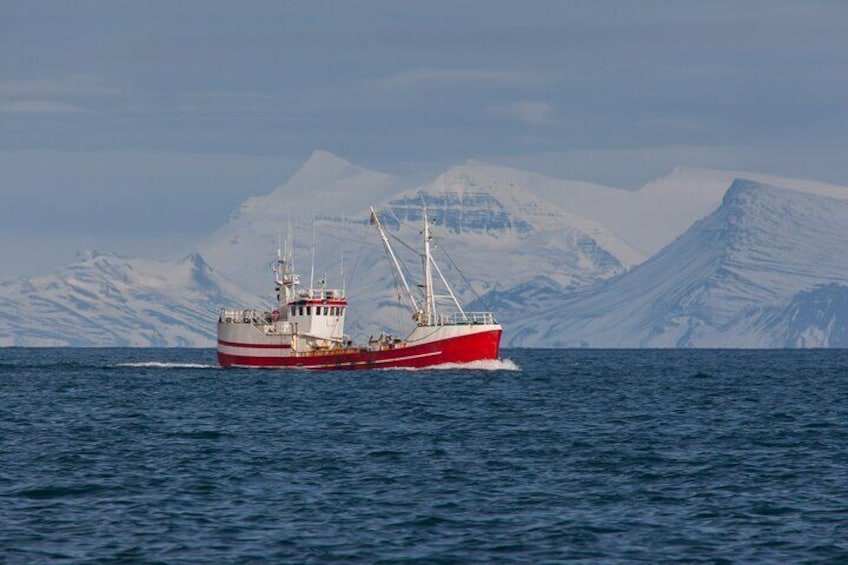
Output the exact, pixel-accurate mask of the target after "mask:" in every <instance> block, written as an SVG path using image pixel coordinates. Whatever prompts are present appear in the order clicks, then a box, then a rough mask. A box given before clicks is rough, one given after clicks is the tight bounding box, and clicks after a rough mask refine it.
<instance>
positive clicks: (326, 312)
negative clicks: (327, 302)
mask: <svg viewBox="0 0 848 565" xmlns="http://www.w3.org/2000/svg"><path fill="white" fill-rule="evenodd" d="M329 313H330V307H329V306H324V315H325V316H327V315H329Z"/></svg>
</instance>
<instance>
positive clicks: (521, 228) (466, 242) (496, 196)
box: [201, 154, 642, 337]
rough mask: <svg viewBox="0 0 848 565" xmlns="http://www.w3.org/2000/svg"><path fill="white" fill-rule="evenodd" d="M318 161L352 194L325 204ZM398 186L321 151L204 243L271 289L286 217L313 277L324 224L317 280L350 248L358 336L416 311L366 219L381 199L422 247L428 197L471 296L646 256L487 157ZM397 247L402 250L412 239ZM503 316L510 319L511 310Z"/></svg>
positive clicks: (449, 271) (591, 272)
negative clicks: (496, 169)
mask: <svg viewBox="0 0 848 565" xmlns="http://www.w3.org/2000/svg"><path fill="white" fill-rule="evenodd" d="M316 161H317V162H316ZM315 169H331V170H333V171H335V173H334V174H332V175H326V174H325V176H329V177H330V183H329V184H330V185H331V186H344V187H345V191H344V194H345V198H347V199H349V200H348V201H347V202H333V201H327V203H326V204H325V203H324V200H325V199H324V198H322V199H321V200H320V202H318V203H316V202H315V198H314V196H312V195H313V194H315V193H316V192H317V193H320V190H321V188H322V186H323V185H322V184H320V183H319V182H318V181H317V179H315V178H314V177H316V176H317V175H315V174H314V172H313V171H314V170H315ZM310 178H312V179H313V180H311V181H310V180H309V179H310ZM310 182H311V183H312V184H310ZM398 186H402V182H401V181H399V180H398V179H396V178H395V177H391V176H389V175H384V174H380V173H373V172H371V171H367V170H364V169H362V168H359V167H356V166H354V165H350V164H349V163H346V162H344V161H342V160H340V159H338V158H335V157H331V156H329V155H328V154H318V155H316V156H313V158H312V159H311V160H310V162H308V163H307V164H306V165H305V166H304V169H303V170H301V171H300V172H298V173H297V174H296V175H295V177H294V178H293V179H292V180H291V181H289V182H288V183H286V184H284V185H282V186H281V187H279V188H278V189H277V190H275V191H274V192H273V193H271V194H268V195H266V196H263V197H258V198H253V199H251V200H249V201H248V202H246V203H245V204H244V205H242V207H241V208H240V209H239V211H238V213H236V214H234V215H233V216H232V217H231V218H230V220H229V221H228V223H227V225H226V226H224V227H222V228H221V229H219V230H218V231H217V232H216V233H215V234H213V236H212V237H211V238H210V239H209V240H208V241H207V242H205V243H204V244H203V245H202V246H201V250H202V253H203V255H204V257H207V258H208V260H209V262H210V264H212V265H213V266H214V267H215V268H216V270H218V271H220V272H222V273H224V274H226V275H227V276H228V277H230V278H231V279H232V280H235V281H239V282H240V283H242V284H244V285H245V286H246V287H247V288H250V289H251V290H253V291H256V292H261V291H262V289H264V292H265V293H266V294H267V295H268V296H270V291H271V276H270V270H269V269H268V262H269V260H270V259H272V254H273V252H274V250H275V248H276V246H277V241H278V240H279V237H280V233H281V231H287V229H288V228H287V227H286V226H287V225H288V224H291V226H292V227H293V228H294V229H296V230H298V233H297V234H295V235H294V239H295V249H296V251H298V253H297V255H296V264H297V265H299V266H300V273H301V276H302V278H303V280H304V282H307V281H308V280H309V279H311V278H313V277H312V276H311V275H310V274H309V271H310V270H311V264H312V257H311V250H310V248H311V247H312V237H313V236H312V230H313V229H314V230H315V248H316V252H315V272H316V273H317V275H316V276H315V277H314V278H315V280H318V279H320V278H324V276H325V274H326V275H327V278H328V279H329V280H328V284H330V285H331V286H333V285H336V286H341V282H340V280H339V279H340V274H339V275H335V273H338V272H339V270H340V263H341V259H342V256H344V257H346V258H347V271H348V272H347V275H348V276H346V277H345V278H346V282H347V284H346V286H347V289H348V291H349V296H350V299H351V309H350V312H351V315H350V317H349V318H348V324H349V325H348V326H347V328H346V329H347V330H348V331H349V332H350V333H351V334H352V335H354V336H359V337H362V336H364V335H367V334H369V333H376V332H379V331H389V330H391V331H395V332H402V331H403V330H404V329H408V328H407V327H405V326H406V325H407V324H408V320H409V315H408V314H407V313H406V312H405V311H403V310H404V308H405V305H404V304H405V303H404V299H403V298H400V299H399V298H398V295H397V293H396V292H395V290H394V286H395V285H394V282H393V277H392V273H391V271H390V268H389V266H388V263H387V262H386V261H385V259H384V256H383V250H382V247H381V244H380V242H379V239H378V237H377V234H376V231H375V229H374V228H373V227H371V226H369V225H368V221H367V220H368V218H369V213H368V206H369V205H371V204H375V205H376V208H377V209H378V210H381V211H383V222H384V224H385V225H386V227H387V229H389V230H391V231H392V232H393V233H396V234H398V235H405V236H406V239H407V241H408V242H409V243H410V244H411V245H413V246H419V245H420V242H419V241H418V237H419V236H418V232H419V230H420V229H421V222H422V221H423V209H424V203H426V205H427V208H428V210H429V213H430V218H431V220H432V222H433V223H434V228H433V231H434V236H435V237H436V239H437V242H438V245H437V246H436V247H437V252H438V251H439V250H445V251H447V252H448V253H449V256H447V257H443V259H444V262H443V263H442V264H443V267H444V268H445V273H446V275H447V276H448V278H449V279H451V282H452V283H461V282H463V275H462V274H461V273H460V272H458V271H457V269H456V267H458V268H459V269H460V270H461V272H462V273H464V274H465V275H466V276H468V277H469V279H471V280H472V281H473V283H472V287H473V290H472V288H469V287H468V286H467V285H466V286H465V287H464V288H463V287H460V288H457V289H455V290H458V291H459V292H460V294H462V295H463V296H464V298H465V299H467V300H470V299H473V298H474V292H476V293H478V294H482V293H485V292H488V291H491V290H500V289H506V288H510V287H512V286H515V285H519V284H524V283H528V282H529V281H530V280H531V279H533V277H539V276H542V277H546V278H547V279H548V280H549V281H551V284H553V285H554V288H555V291H556V292H557V293H559V294H561V293H563V292H567V291H570V290H572V289H575V288H579V287H582V286H585V285H588V284H592V283H594V282H596V281H598V280H602V279H605V278H609V277H611V276H613V275H615V274H618V273H620V272H623V271H624V270H626V269H627V268H628V267H629V266H631V265H633V264H635V263H637V262H639V261H640V260H641V259H642V256H641V255H640V254H639V253H638V252H636V251H634V250H633V249H632V248H630V246H629V245H627V244H626V243H625V242H624V241H623V240H621V239H620V238H618V237H617V236H615V235H614V234H613V233H612V232H611V231H610V230H608V229H606V228H605V227H603V226H601V225H599V224H597V223H595V222H592V221H589V220H586V219H585V218H581V217H579V216H577V215H575V214H572V213H569V212H566V211H564V210H562V209H559V208H558V207H556V206H554V205H553V204H551V203H549V202H546V201H544V200H542V199H540V198H538V197H536V196H534V195H533V194H531V193H530V192H528V191H527V190H526V189H525V188H524V187H522V186H520V185H519V184H516V183H515V182H512V181H505V180H503V179H502V178H500V177H499V176H498V175H497V174H493V173H492V171H491V170H490V168H489V167H486V166H483V165H481V164H468V165H464V166H457V167H452V168H451V169H449V170H448V171H447V172H445V173H443V174H442V175H440V176H438V177H437V178H436V179H435V180H434V181H432V182H431V183H428V184H425V185H423V186H419V187H417V188H414V189H410V190H401V191H400V192H394V193H393V194H391V195H390V196H386V194H387V193H391V192H392V190H393V189H394V190H396V189H397V187H398ZM337 192H342V191H337ZM301 195H302V199H301V201H298V198H299V197H300V196H301ZM350 202H354V204H350ZM307 211H308V212H307ZM309 212H311V213H309ZM313 218H314V223H313ZM289 237H291V236H289ZM398 247H399V249H397V251H398V253H399V254H400V255H401V256H403V255H404V253H405V248H404V247H403V246H398ZM407 260H408V263H409V264H410V265H411V268H410V271H411V274H412V277H413V279H414V280H415V279H417V280H418V282H420V276H419V273H418V271H419V265H420V260H419V259H418V258H417V257H416V256H414V255H413V254H410V255H409V256H408V257H407ZM248 261H249V262H251V263H253V264H252V265H251V264H249V263H247V262H248ZM304 275H309V276H304ZM499 314H500V315H501V316H502V317H503V316H505V317H506V318H507V319H508V318H509V313H507V312H504V313H499Z"/></svg>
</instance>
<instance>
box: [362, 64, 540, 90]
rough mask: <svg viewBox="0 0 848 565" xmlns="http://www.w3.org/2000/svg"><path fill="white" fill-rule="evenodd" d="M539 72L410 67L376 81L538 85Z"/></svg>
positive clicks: (412, 85)
mask: <svg viewBox="0 0 848 565" xmlns="http://www.w3.org/2000/svg"><path fill="white" fill-rule="evenodd" d="M545 80H546V77H545V76H544V75H542V74H540V73H526V72H520V71H506V70H496V69H494V70H493V69H439V68H435V69H410V70H406V71H402V72H399V73H396V74H394V75H391V76H389V77H385V78H383V79H380V80H378V81H377V85H378V86H382V87H388V88H420V87H431V88H453V87H464V86H474V87H480V86H500V87H511V88H521V87H535V86H539V85H540V84H542V83H544V82H545Z"/></svg>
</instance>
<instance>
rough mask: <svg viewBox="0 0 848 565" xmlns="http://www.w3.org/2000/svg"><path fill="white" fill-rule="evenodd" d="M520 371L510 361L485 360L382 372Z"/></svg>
mask: <svg viewBox="0 0 848 565" xmlns="http://www.w3.org/2000/svg"><path fill="white" fill-rule="evenodd" d="M457 369H458V370H463V371H520V370H521V367H519V366H518V365H516V364H515V363H514V362H513V361H512V360H511V359H486V360H481V361H470V362H468V363H442V364H441V365H432V366H430V367H420V368H415V367H386V368H385V369H381V370H383V371H444V370H452V371H455V370H457Z"/></svg>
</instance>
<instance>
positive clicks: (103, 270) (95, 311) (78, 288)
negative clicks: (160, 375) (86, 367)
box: [0, 253, 257, 347]
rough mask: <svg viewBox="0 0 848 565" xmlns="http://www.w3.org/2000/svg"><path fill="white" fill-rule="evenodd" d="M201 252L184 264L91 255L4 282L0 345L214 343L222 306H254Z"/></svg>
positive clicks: (0, 300)
mask: <svg viewBox="0 0 848 565" xmlns="http://www.w3.org/2000/svg"><path fill="white" fill-rule="evenodd" d="M256 300H257V299H256V298H255V297H253V296H251V295H250V294H248V293H246V292H244V291H242V290H240V289H239V288H238V287H236V286H235V285H233V284H231V283H229V282H227V281H225V280H224V279H223V278H222V277H221V276H220V275H218V274H217V273H215V272H214V271H213V270H212V269H211V268H210V267H209V266H208V265H207V264H206V263H205V262H204V261H203V259H202V258H201V257H200V255H198V254H197V253H192V254H190V255H189V256H187V257H185V258H183V259H181V260H179V261H155V260H149V259H129V258H125V257H120V256H117V255H114V254H101V253H88V254H85V255H83V256H82V257H81V258H80V260H79V262H77V263H74V264H72V265H69V266H67V267H63V268H59V269H56V270H55V271H53V272H52V273H50V274H48V275H44V276H39V277H32V278H27V279H16V280H10V281H5V282H2V283H0V311H2V312H3V316H2V317H0V346H12V345H17V346H77V347H86V346H162V347H171V346H183V347H198V346H210V345H212V344H213V343H214V340H215V320H216V317H217V310H218V308H219V307H220V306H221V305H222V304H225V303H229V302H240V303H244V304H255V303H256Z"/></svg>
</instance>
